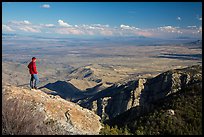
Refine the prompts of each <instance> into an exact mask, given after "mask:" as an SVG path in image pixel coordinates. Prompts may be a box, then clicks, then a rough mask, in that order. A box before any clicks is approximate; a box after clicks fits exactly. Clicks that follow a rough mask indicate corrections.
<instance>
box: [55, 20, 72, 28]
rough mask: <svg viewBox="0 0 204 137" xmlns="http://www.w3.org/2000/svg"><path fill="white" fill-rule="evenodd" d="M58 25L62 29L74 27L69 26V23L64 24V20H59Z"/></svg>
mask: <svg viewBox="0 0 204 137" xmlns="http://www.w3.org/2000/svg"><path fill="white" fill-rule="evenodd" d="M58 23H59V25H60V26H61V27H72V25H69V24H68V23H66V22H64V21H63V20H58Z"/></svg>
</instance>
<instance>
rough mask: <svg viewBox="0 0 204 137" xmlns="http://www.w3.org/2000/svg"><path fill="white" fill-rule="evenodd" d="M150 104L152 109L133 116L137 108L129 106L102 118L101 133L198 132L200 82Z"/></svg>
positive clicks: (199, 129)
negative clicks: (110, 116)
mask: <svg viewBox="0 0 204 137" xmlns="http://www.w3.org/2000/svg"><path fill="white" fill-rule="evenodd" d="M153 104H154V109H152V110H151V111H150V112H145V111H143V112H142V113H140V114H139V115H136V114H138V110H139V109H140V108H139V107H133V108H131V109H129V110H128V111H125V112H124V113H122V114H120V115H118V116H116V117H115V118H113V119H111V120H107V121H105V123H106V125H105V126H104V128H103V129H102V130H101V134H105V135H109V134H124V132H123V133H121V131H128V132H125V134H134V135H202V82H199V83H195V84H191V85H188V86H187V87H185V88H183V89H181V90H179V91H177V92H176V93H174V94H171V95H169V96H167V97H165V98H163V99H159V100H157V101H156V102H154V103H153ZM107 123H108V125H107ZM110 127H112V129H111V130H110ZM121 129H122V130H121ZM113 131H114V132H113Z"/></svg>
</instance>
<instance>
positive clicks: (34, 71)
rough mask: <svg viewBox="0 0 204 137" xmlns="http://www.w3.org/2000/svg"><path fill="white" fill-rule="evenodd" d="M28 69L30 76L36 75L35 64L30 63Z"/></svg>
mask: <svg viewBox="0 0 204 137" xmlns="http://www.w3.org/2000/svg"><path fill="white" fill-rule="evenodd" d="M28 68H29V72H30V74H38V72H37V68H36V63H35V62H33V61H31V62H30V63H29V65H28Z"/></svg>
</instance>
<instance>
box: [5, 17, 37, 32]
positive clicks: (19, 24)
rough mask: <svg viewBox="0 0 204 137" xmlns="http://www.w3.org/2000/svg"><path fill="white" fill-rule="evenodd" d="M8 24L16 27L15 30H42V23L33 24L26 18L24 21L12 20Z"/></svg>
mask: <svg viewBox="0 0 204 137" xmlns="http://www.w3.org/2000/svg"><path fill="white" fill-rule="evenodd" d="M8 26H10V27H12V28H15V30H21V31H25V32H34V33H37V32H41V30H40V28H41V26H40V25H33V24H32V23H31V22H29V21H27V20H24V21H10V22H8Z"/></svg>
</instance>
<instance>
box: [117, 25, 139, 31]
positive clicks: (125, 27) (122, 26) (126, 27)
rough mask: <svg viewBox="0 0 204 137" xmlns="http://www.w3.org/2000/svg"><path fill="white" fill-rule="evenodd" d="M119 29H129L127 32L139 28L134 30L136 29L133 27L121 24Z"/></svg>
mask: <svg viewBox="0 0 204 137" xmlns="http://www.w3.org/2000/svg"><path fill="white" fill-rule="evenodd" d="M120 28H121V29H129V30H135V29H136V30H139V28H136V27H133V26H128V25H124V24H121V25H120Z"/></svg>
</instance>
